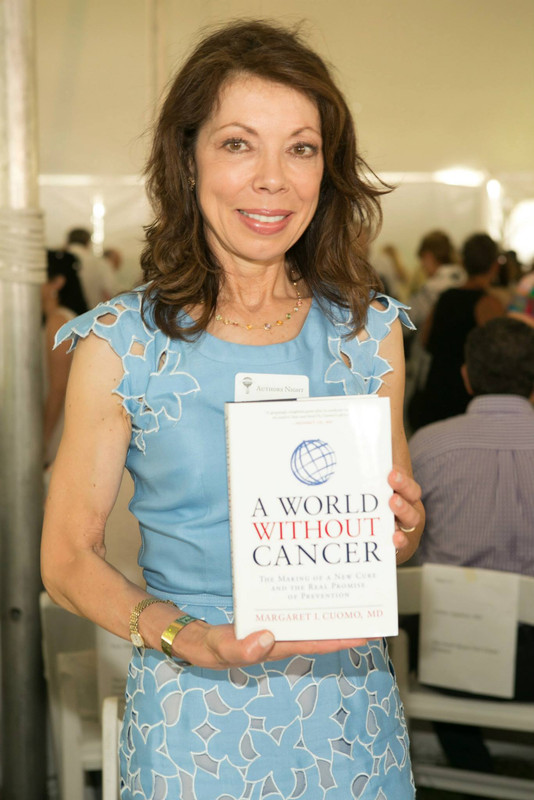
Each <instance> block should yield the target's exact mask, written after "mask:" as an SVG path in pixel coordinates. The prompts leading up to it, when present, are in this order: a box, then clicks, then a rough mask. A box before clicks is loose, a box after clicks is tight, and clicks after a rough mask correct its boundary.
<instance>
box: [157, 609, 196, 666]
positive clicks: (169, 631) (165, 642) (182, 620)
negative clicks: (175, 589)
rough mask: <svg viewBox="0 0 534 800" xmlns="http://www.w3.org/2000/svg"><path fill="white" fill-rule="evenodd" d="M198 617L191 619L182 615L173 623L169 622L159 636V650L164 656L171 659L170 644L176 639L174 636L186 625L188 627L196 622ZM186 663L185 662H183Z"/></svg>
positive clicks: (188, 615)
mask: <svg viewBox="0 0 534 800" xmlns="http://www.w3.org/2000/svg"><path fill="white" fill-rule="evenodd" d="M197 621H198V617H192V616H191V615H190V614H184V615H183V616H181V617H178V619H175V620H174V622H171V624H170V625H169V627H168V628H166V629H165V630H164V631H163V633H162V634H161V649H162V650H163V652H164V653H165V655H166V656H169V658H172V657H173V655H172V644H173V642H174V640H175V639H176V636H177V634H178V633H180V631H181V630H182V628H185V626H186V625H189V623H190V622H197ZM184 663H187V662H184Z"/></svg>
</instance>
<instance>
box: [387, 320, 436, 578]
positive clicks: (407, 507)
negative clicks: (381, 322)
mask: <svg viewBox="0 0 534 800" xmlns="http://www.w3.org/2000/svg"><path fill="white" fill-rule="evenodd" d="M379 354H380V356H381V357H382V358H384V359H386V361H387V362H388V363H389V364H390V366H391V367H392V368H393V372H388V373H387V375H385V376H384V383H383V384H382V386H381V388H380V390H379V392H378V394H379V395H380V396H382V397H389V399H390V404H391V432H392V444H393V470H392V472H391V473H390V475H389V484H390V486H391V488H392V489H393V491H394V493H393V496H392V498H391V500H390V507H391V509H392V511H393V512H394V514H395V517H396V523H397V528H396V530H395V535H394V537H393V541H394V543H395V547H396V548H397V550H398V555H397V563H398V564H402V563H403V562H404V561H408V559H409V558H411V557H412V555H413V554H414V553H415V551H416V550H417V546H418V544H419V539H420V538H421V534H422V532H423V528H424V524H425V511H424V508H423V504H422V503H421V489H420V487H419V485H418V484H417V483H416V482H415V480H414V479H413V475H412V465H411V461H410V451H409V449H408V442H407V441H406V434H405V432H404V421H403V414H404V376H405V372H404V349H403V342H402V329H401V323H400V321H399V320H396V321H395V322H394V323H393V325H392V326H391V333H389V334H388V335H387V336H386V337H385V338H384V339H383V340H382V341H381V343H380V348H379ZM400 526H402V527H403V528H405V529H410V528H413V527H414V526H415V529H414V530H413V531H410V532H409V533H405V532H403V531H402V530H400Z"/></svg>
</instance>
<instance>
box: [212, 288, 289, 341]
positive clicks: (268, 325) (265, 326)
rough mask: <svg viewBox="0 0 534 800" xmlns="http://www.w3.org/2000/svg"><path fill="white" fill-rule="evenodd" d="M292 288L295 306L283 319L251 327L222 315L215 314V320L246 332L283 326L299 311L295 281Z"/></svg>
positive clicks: (249, 324) (269, 329) (248, 324)
mask: <svg viewBox="0 0 534 800" xmlns="http://www.w3.org/2000/svg"><path fill="white" fill-rule="evenodd" d="M293 286H294V287H295V291H296V293H297V299H296V300H295V305H294V306H293V308H292V309H291V311H288V312H287V314H285V317H284V319H277V320H276V321H275V322H264V323H263V325H252V324H251V323H247V324H244V323H243V322H237V320H235V319H229V318H228V317H223V315H222V314H216V315H215V319H216V320H217V322H221V323H222V324H223V325H233V326H234V327H235V328H244V329H245V330H246V331H260V330H264V331H272V329H273V328H274V327H276V326H277V325H283V324H284V322H286V321H287V320H290V319H291V317H292V315H293V314H295V313H296V312H297V311H299V309H300V307H301V305H302V297H301V295H300V292H299V290H298V288H297V284H296V281H293Z"/></svg>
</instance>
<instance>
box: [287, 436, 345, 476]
mask: <svg viewBox="0 0 534 800" xmlns="http://www.w3.org/2000/svg"><path fill="white" fill-rule="evenodd" d="M335 469H336V454H335V453H334V451H333V450H332V448H331V447H330V445H329V444H327V443H326V442H323V441H321V439H306V440H305V441H303V442H301V443H300V444H299V445H298V447H296V448H295V449H294V450H293V454H292V456H291V471H292V473H293V475H294V476H295V478H296V479H297V480H299V481H300V482H301V483H305V484H306V485H307V486H320V485H321V483H326V481H327V480H328V479H329V478H331V477H332V475H333V474H334V472H335Z"/></svg>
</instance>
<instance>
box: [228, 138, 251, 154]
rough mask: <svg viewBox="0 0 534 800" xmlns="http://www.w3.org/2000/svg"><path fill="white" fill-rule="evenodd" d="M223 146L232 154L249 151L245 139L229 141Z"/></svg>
mask: <svg viewBox="0 0 534 800" xmlns="http://www.w3.org/2000/svg"><path fill="white" fill-rule="evenodd" d="M223 146H224V148H225V149H226V150H229V151H230V153H242V152H243V151H244V150H246V149H247V145H246V142H245V141H244V140H243V139H227V141H226V142H224V145H223Z"/></svg>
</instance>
